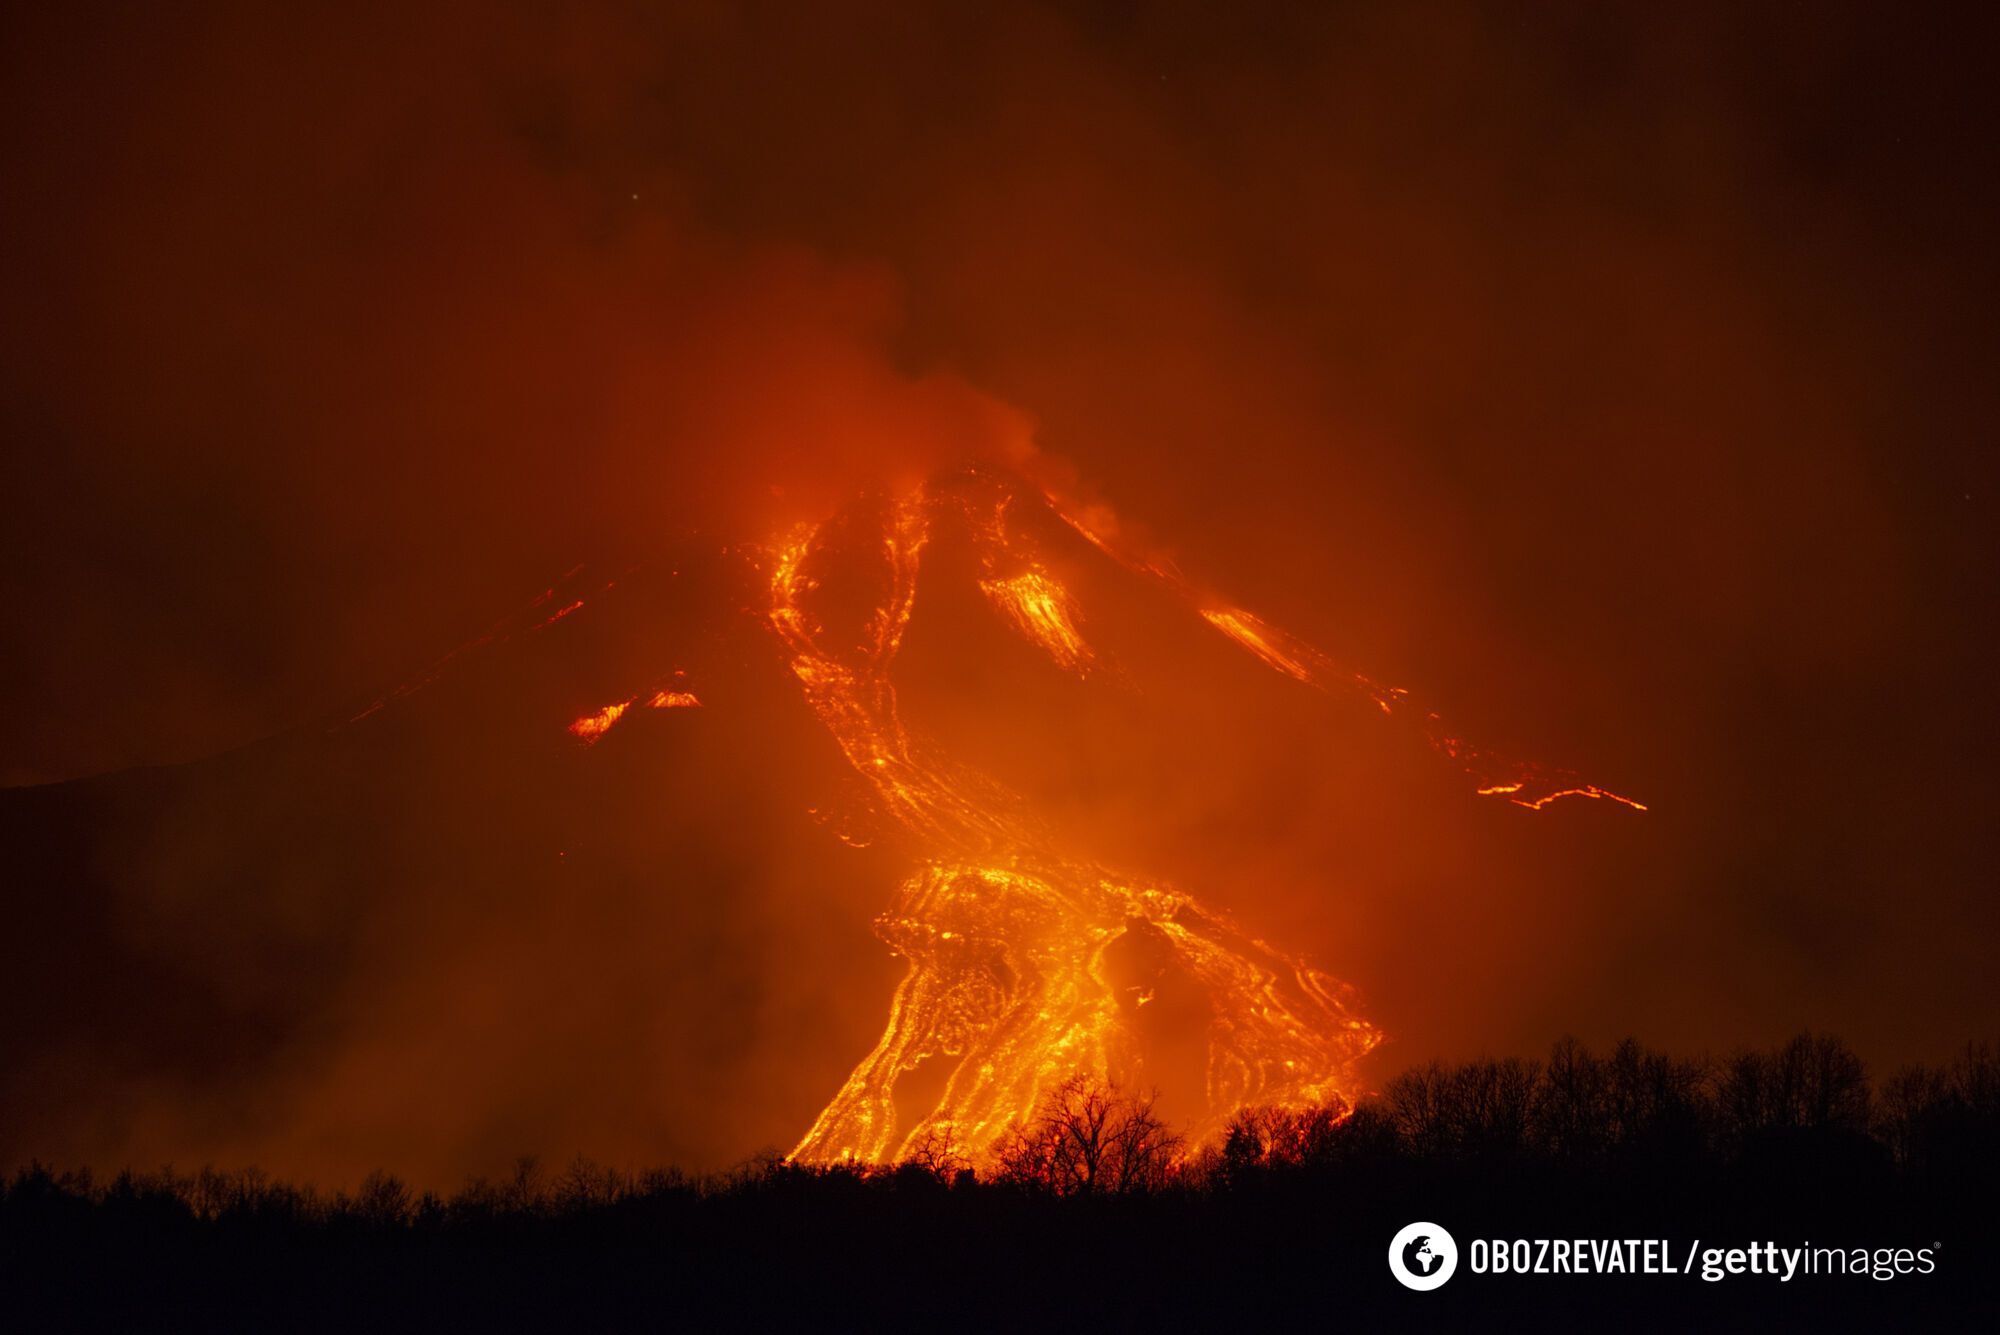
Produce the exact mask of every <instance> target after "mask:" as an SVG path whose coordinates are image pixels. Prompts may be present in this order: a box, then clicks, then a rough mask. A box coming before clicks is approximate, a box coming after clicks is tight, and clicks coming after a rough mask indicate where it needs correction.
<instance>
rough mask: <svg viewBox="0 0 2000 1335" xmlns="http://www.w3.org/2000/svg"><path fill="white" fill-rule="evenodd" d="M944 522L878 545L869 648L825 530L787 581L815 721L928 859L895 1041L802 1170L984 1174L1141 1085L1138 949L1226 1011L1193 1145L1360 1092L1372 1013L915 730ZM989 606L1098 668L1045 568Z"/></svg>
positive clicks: (900, 503)
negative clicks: (927, 1075)
mask: <svg viewBox="0 0 2000 1335" xmlns="http://www.w3.org/2000/svg"><path fill="white" fill-rule="evenodd" d="M942 504H943V501H942V500H941V499H940V498H939V497H937V496H936V495H935V494H933V493H931V492H928V491H919V492H915V493H912V494H909V495H906V496H903V497H901V498H899V499H897V500H895V501H894V502H892V503H889V504H887V505H886V506H885V507H884V508H883V511H882V513H881V515H880V518H879V531H877V532H875V533H873V534H872V535H871V538H872V541H873V543H874V544H875V546H876V553H877V556H878V558H879V561H878V565H879V572H880V577H879V586H880V597H879V600H878V601H876V602H875V603H874V605H873V606H872V607H871V608H870V609H869V610H868V611H867V613H866V615H865V616H864V617H863V618H862V619H861V627H860V633H859V634H858V635H854V636H843V635H842V634H840V633H837V632H835V631H833V630H830V629H829V628H828V624H827V622H828V620H830V619H831V618H830V617H822V616H821V615H820V614H819V612H818V610H817V606H816V605H817V604H818V603H819V602H820V601H821V600H822V595H823V594H824V593H825V590H824V588H823V585H822V580H821V577H820V567H821V563H822V558H823V557H826V555H827V544H826V541H825V537H826V535H825V530H824V529H823V528H817V527H816V528H808V529H805V530H802V531H800V532H799V533H797V534H795V535H794V536H793V538H792V539H791V540H790V541H789V542H787V543H785V544H784V545H783V546H782V548H781V549H780V550H779V551H777V552H776V553H775V555H774V558H773V561H772V568H771V582H770V590H771V605H770V610H769V622H770V625H771V626H772V628H773V629H774V630H775V631H776V632H777V634H778V635H779V637H780V638H781V639H782V640H783V642H784V644H785V645H786V647H787V649H788V651H789V653H790V655H791V667H792V671H793V673H794V674H795V675H796V676H797V678H798V680H799V683H800V684H801V686H802V687H803V688H804V691H805V696H806V699H807V701H808V702H809V703H810V704H811V706H812V708H813V710H814V712H815V713H816V714H817V715H818V716H819V718H820V720H821V722H822V723H823V724H824V725H825V726H826V728H827V729H828V731H829V732H831V733H832V735H833V737H834V739H835V740H836V741H837V742H838V743H839V745H840V748H841V750H842V751H843V753H844V754H845V755H846V757H847V760H848V761H849V762H850V763H851V764H852V765H853V766H854V768H855V769H856V770H857V771H858V772H859V773H860V774H861V775H862V776H863V777H864V778H866V779H867V780H868V782H869V784H870V785H871V786H872V788H873V791H874V792H875V794H876V795H877V797H878V798H879V800H880V803H881V805H882V807H883V808H884V809H885V811H886V812H887V813H889V814H890V815H891V816H893V818H894V819H895V820H896V822H897V823H898V824H899V825H900V826H901V827H902V828H903V830H904V831H905V832H906V833H907V834H908V835H909V836H910V837H911V838H913V839H914V841H915V842H916V844H917V847H918V849H919V856H920V858H921V865H920V866H919V867H918V869H917V870H916V871H915V872H914V874H912V875H911V876H910V877H909V878H908V879H907V880H906V881H904V882H903V884H902V886H901V887H900V889H899V890H898V891H897V895H896V899H895V902H894V903H893V904H892V905H891V907H890V908H889V909H888V910H887V911H886V912H885V913H883V914H882V915H881V916H880V917H878V918H877V920H876V931H877V934H878V935H880V936H881V937H882V938H883V939H884V940H885V941H887V942H888V943H889V945H890V946H891V947H892V948H893V949H894V950H895V951H896V952H897V953H898V954H899V955H901V956H903V957H904V958H905V959H907V960H908V961H909V970H908V972H907V974H906V975H905V976H904V978H903V980H902V982H901V983H900V984H899V985H898V987H897V989H896V992H895V997H894V1000H893V1001H892V1003H891V1006H890V1012H889V1020H888V1025H887V1027H886V1028H885V1030H884V1032H883V1034H882V1038H881V1041H880V1042H878V1043H877V1044H876V1046H875V1049H874V1051H872V1052H871V1053H869V1054H868V1056H867V1057H865V1058H864V1059H863V1060H862V1061H861V1063H860V1065H858V1066H857V1067H856V1068H855V1069H854V1072H853V1074H852V1075H851V1076H850V1077H849V1078H848V1080H847V1083H846V1084H845V1085H844V1086H843V1087H842V1088H841V1089H840V1091H839V1093H838V1094H836V1095H835V1096H834V1098H833V1101H832V1102H831V1103H829V1104H828V1105H827V1107H826V1109H825V1110H824V1111H823V1112H822V1113H821V1114H820V1116H819V1118H818V1120H817V1121H816V1122H815V1123H814V1124H813V1126H812V1129H811V1130H810V1131H808V1132H807V1133H806V1135H805V1137H804V1139H802V1140H801V1141H800V1142H799V1144H798V1146H797V1147H796V1148H795V1149H794V1150H793V1151H792V1155H793V1157H794V1158H797V1159H801V1160H805V1161H809V1162H839V1161H862V1162H869V1163H880V1162H889V1161H894V1160H896V1159H898V1158H901V1157H904V1156H906V1155H907V1154H908V1153H909V1152H910V1151H911V1150H913V1149H914V1148H915V1147H916V1146H918V1145H919V1144H922V1143H923V1142H924V1141H925V1140H926V1139H927V1138H928V1137H930V1136H932V1135H933V1134H944V1135H948V1136H949V1137H950V1138H951V1140H952V1141H953V1142H954V1143H955V1144H957V1145H959V1146H962V1147H963V1148H964V1149H965V1151H966V1152H968V1153H969V1154H970V1156H971V1157H972V1158H973V1159H974V1161H975V1162H979V1161H983V1160H985V1159H987V1158H989V1157H990V1156H991V1154H992V1152H993V1150H994V1148H995V1146H996V1144H997V1143H998V1142H999V1141H1000V1140H1001V1138H1002V1137H1003V1136H1004V1135H1005V1134H1006V1133H1007V1132H1008V1131H1009V1130H1010V1129H1011V1128H1014V1127H1018V1126H1020V1125H1022V1124H1024V1123H1025V1121H1026V1120H1027V1118H1028V1117H1029V1116H1030V1115H1031V1114H1032V1113H1033V1111H1034V1110H1035V1108H1036V1106H1037V1104H1038V1103H1039V1102H1040V1100H1041V1099H1042V1097H1043V1096H1044V1095H1045V1094H1046V1093H1047V1092H1048V1091H1049V1090H1050V1089H1052V1088H1053V1087H1054V1086H1055V1085H1057V1084H1058V1083H1060V1082H1061V1081H1062V1080H1064V1079H1066V1078H1068V1077H1070V1076H1072V1075H1074V1074H1076V1073H1078V1072H1085V1073H1089V1074H1091V1075H1093V1076H1095V1077H1097V1078H1100V1079H1113V1080H1115V1079H1118V1078H1120V1076H1121V1075H1124V1074H1129V1073H1130V1072H1132V1070H1133V1069H1134V1067H1135V1064H1136V1062H1137V1060H1138V1053H1137V1045H1136V1035H1135V1025H1134V1018H1135V1013H1136V1011H1137V1009H1138V1007H1139V1006H1141V1005H1143V1004H1144V1003H1145V1001H1146V1000H1147V997H1146V995H1145V994H1144V993H1143V991H1138V990H1136V989H1131V988H1122V989H1121V988H1120V987H1118V986H1116V985H1115V984H1114V980H1113V978H1112V976H1111V967H1110V957H1111V955H1112V953H1113V952H1114V951H1116V950H1118V949H1119V943H1121V942H1125V943H1130V944H1131V945H1132V946H1133V948H1144V949H1147V950H1151V951H1154V952H1157V953H1159V954H1161V955H1163V956H1164V957H1166V958H1167V959H1168V960H1170V961H1171V964H1172V966H1173V967H1176V968H1177V969H1178V970H1180V971H1181V972H1182V974H1183V975H1184V976H1185V977H1188V978H1190V979H1192V980H1193V981H1194V983H1195V984H1196V985H1198V986H1199V987H1200V988H1201V989H1202V990H1203V991H1205V992H1206V994H1207V997H1208V1002H1209V1008H1210V1009H1209V1014H1210V1016H1211V1019H1210V1022H1209V1027H1208V1033H1207V1042H1208V1055H1207V1067H1206V1081H1205V1083H1206V1089H1205V1095H1206V1113H1205V1116H1203V1117H1202V1118H1201V1119H1200V1120H1199V1121H1197V1122H1196V1124H1195V1125H1193V1126H1191V1127H1190V1128H1189V1131H1190V1134H1191V1138H1192V1139H1193V1140H1195V1141H1196V1142H1199V1141H1201V1140H1204V1139H1207V1138H1212V1137H1213V1136H1214V1135H1216V1134H1217V1133H1218V1132H1219V1130H1220V1128H1221V1127H1222V1125H1223V1123H1224V1121H1225V1120H1226V1119H1227V1118H1228V1116H1229V1115H1230V1114H1231V1113H1232V1112H1234V1111H1235V1110H1236V1109H1238V1108H1240V1107H1244V1106H1249V1105H1300V1104H1307V1103H1317V1102H1325V1101H1330V1100H1335V1099H1338V1098H1341V1097H1343V1096H1344V1095H1345V1094H1346V1093H1348V1092H1351V1090H1352V1088H1353V1081H1354V1075H1353V1067H1354V1063H1355V1061H1356V1060H1357V1059H1358V1058H1360V1057H1361V1056H1363V1055H1364V1054H1365V1053H1367V1052H1368V1051H1369V1050H1370V1049H1371V1048H1373V1047H1374V1046H1375V1045H1376V1043H1377V1042H1379V1041H1380V1038H1381V1035H1380V1033H1379V1031H1378V1030H1376V1029H1375V1027H1374V1026H1372V1025H1371V1024H1369V1023H1368V1022H1367V1021H1365V1020H1363V1019H1361V1018H1359V1017H1358V1016H1357V1015H1356V1014H1354V1012H1353V1010H1352V1009H1351V1002H1350V996H1349V990H1348V989H1347V988H1346V987H1345V986H1344V985H1343V984H1341V983H1339V982H1337V981H1335V980H1334V979H1332V978H1330V977H1328V976H1327V975H1325V974H1323V973H1320V972H1318V971H1317V970H1314V969H1312V968H1310V967H1308V966H1307V965H1305V964H1304V963H1302V962H1300V961H1298V960H1295V959H1291V958H1289V957H1287V956H1285V955H1282V954H1280V953H1279V952H1277V951H1275V950H1273V949H1271V948H1270V947H1269V946H1267V945H1265V944H1264V943H1262V942H1260V941H1255V940H1251V939H1249V938H1248V937H1246V936H1244V935H1243V934H1242V933H1240V932H1238V931H1237V930H1236V929H1235V928H1234V927H1233V926H1231V924H1230V923H1229V922H1228V921H1227V920H1226V919H1224V918H1223V917H1222V916H1221V915H1219V914H1217V913H1214V912H1212V911H1209V910H1207V909H1204V908H1203V907H1202V906H1201V905H1199V904H1198V903H1197V902H1196V901H1195V900H1194V899H1193V897H1192V896H1190V895H1188V894H1187V893H1185V892H1183V891H1181V890H1178V889H1176V888H1174V887H1172V886H1168V885H1164V884H1159V883H1154V882H1148V881H1145V880H1141V879H1137V878H1134V877H1132V876H1130V875H1127V874H1125V873H1122V872H1120V871H1116V870H1114V869H1112V868H1110V867H1106V866H1103V865H1100V864H1098V863H1095V862H1091V861H1088V860H1086V859H1083V858H1079V857H1076V856H1073V855H1071V854H1069V853H1067V852H1066V851H1063V850H1061V849H1059V848H1058V847H1057V846H1056V840H1055V838H1054V837H1053V835H1052V834H1051V832H1050V831H1049V830H1048V829H1047V828H1046V827H1045V826H1044V825H1043V824H1042V823H1040V822H1039V821H1037V820H1036V819H1035V818H1034V817H1033V816H1031V815H1030V814H1029V813H1028V811H1027V810H1026V807H1025V804H1024V803H1023V801H1022V800H1021V799H1020V798H1019V797H1018V796H1017V795H1015V794H1013V793H1011V792H1009V791H1007V790H1006V789H1005V788H1003V787H1002V786H1001V785H999V784H997V783H996V782H994V781H993V780H992V779H990V778H988V777H986V776H985V775H982V774H980V773H978V772H976V771H973V770H970V769H967V768H964V767H961V766H958V765H956V764H954V763H952V762H950V761H948V760H946V759H945V758H943V757H941V756H937V755H935V754H932V753H931V751H930V750H929V749H928V748H927V747H926V746H925V744H924V743H923V742H922V741H921V740H920V739H918V738H917V737H915V736H913V735H912V733H911V732H910V731H909V730H908V729H907V728H906V727H905V726H904V724H903V721H902V719H901V718H900V716H899V714H898V710H897V700H896V689H895V686H894V684H893V683H892V681H891V678H890V669H891V666H892V665H893V663H894V661H895V658H896V654H897V650H898V648H899V647H900V645H901V643H902V639H903V633H904V630H905V628H906V627H907V626H908V624H909V620H910V611H911V607H912V604H913V601H914V598H915V593H916V586H917V573H918V569H919V566H920V562H921V559H922V555H923V551H924V548H925V544H926V541H927V539H928V536H929V531H930V525H931V524H932V522H933V520H934V517H935V514H936V511H937V509H938V508H939V507H940V506H941V505H942ZM995 518H996V519H997V516H995ZM997 541H998V540H997V537H996V536H995V534H994V533H992V532H990V531H989V532H988V534H987V537H986V539H985V546H984V551H983V555H984V556H985V557H986V558H987V561H988V563H989V565H995V566H997V565H999V564H1000V561H1001V556H1002V553H1001V551H1000V550H999V548H998V547H997V546H996V543H997ZM829 564H830V562H829ZM982 589H983V590H984V591H985V593H986V594H987V596H988V597H989V598H990V599H992V600H993V602H994V603H995V604H996V606H998V607H999V609H1000V610H1001V611H1002V612H1003V613H1004V614H1005V616H1006V617H1007V619H1008V620H1009V621H1010V622H1011V623H1012V624H1013V625H1014V626H1015V628H1016V629H1017V630H1019V631H1020V632H1021V633H1022V634H1023V635H1024V636H1026V637H1027V638H1028V639H1029V640H1030V641H1031V642H1033V643H1035V644H1037V645H1039V646H1040V647H1042V648H1043V649H1044V650H1045V651H1046V652H1047V653H1048V654H1049V656H1050V657H1051V658H1052V659H1053V660H1054V661H1056V662H1057V664H1058V665H1060V666H1062V667H1065V668H1067V669H1070V670H1072V671H1082V670H1084V668H1085V667H1086V665H1087V664H1088V663H1089V661H1090V651H1089V649H1088V647H1087V646H1086V645H1085V644H1084V642H1083V639H1082V637H1081V633H1080V631H1079V628H1078V622H1077V617H1076V614H1075V611H1074V609H1073V607H1072V606H1071V604H1070V601H1069V599H1068V596H1067V595H1066V594H1065V593H1064V592H1063V590H1062V589H1061V587H1060V586H1059V585H1058V584H1057V583H1056V582H1055V580H1054V578H1053V577H1052V576H1051V575H1049V574H1048V573H1047V572H1046V571H1045V570H1040V569H1036V568H1032V567H1031V568H1030V570H1029V571H1028V572H1027V573H1025V574H1022V573H1016V574H1014V575H1005V576H1000V575H996V576H995V577H994V578H991V579H987V580H984V581H982ZM1135 993H1136V994H1135ZM929 1061H938V1062H943V1063H945V1064H946V1066H947V1069H948V1071H949V1075H948V1078H947V1079H946V1081H945V1084H944V1088H943V1092H942V1094H941V1095H940V1096H939V1097H938V1099H937V1101H936V1104H935V1106H934V1107H931V1108H930V1109H929V1110H928V1111H926V1112H924V1113H923V1114H922V1115H921V1116H918V1117H916V1118H915V1119H914V1120H913V1122H912V1124H911V1125H908V1126H905V1125H903V1124H902V1123H901V1121H900V1120H899V1117H898V1111H897V1106H896V1097H895V1095H896V1086H897V1083H898V1081H899V1080H900V1079H902V1078H903V1077H904V1076H906V1075H908V1074H909V1073H910V1072H912V1071H913V1070H915V1069H916V1068H917V1067H918V1066H919V1064H920V1063H925V1062H929Z"/></svg>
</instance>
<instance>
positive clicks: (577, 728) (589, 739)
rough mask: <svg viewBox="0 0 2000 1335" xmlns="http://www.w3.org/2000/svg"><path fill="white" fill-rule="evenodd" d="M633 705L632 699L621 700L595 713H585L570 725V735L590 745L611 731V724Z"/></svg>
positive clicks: (623, 715)
mask: <svg viewBox="0 0 2000 1335" xmlns="http://www.w3.org/2000/svg"><path fill="white" fill-rule="evenodd" d="M631 707H632V702H631V701H629V700H621V701H619V702H618V703H617V704H615V705H606V706H604V708H602V709H600V710H598V711H597V712H596V713H594V714H585V715H584V716H583V717H582V718H580V719H577V720H576V721H575V722H574V723H571V724H570V725H569V735H570V736H572V737H574V738H576V739H577V740H578V741H579V742H582V743H583V744H584V745H585V746H590V745H592V744H594V743H595V742H596V741H597V739H598V738H600V737H602V736H603V735H604V734H605V733H607V732H609V731H611V725H612V724H614V723H616V722H617V721H618V720H619V719H621V718H623V717H625V711H626V710H628V709H630V708H631Z"/></svg>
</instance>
